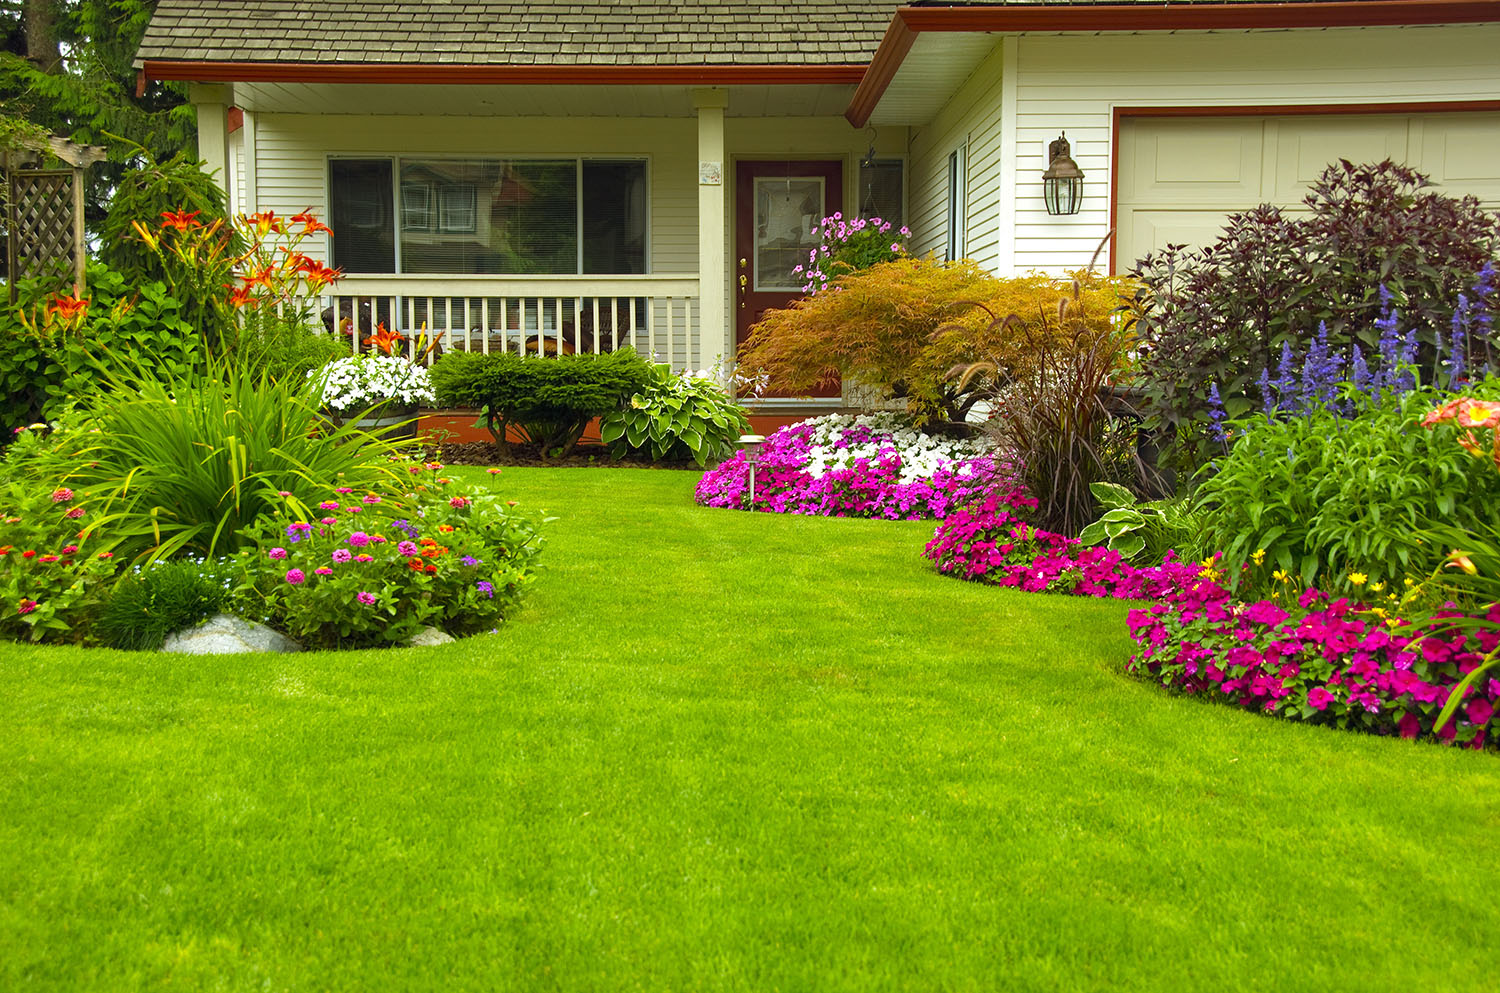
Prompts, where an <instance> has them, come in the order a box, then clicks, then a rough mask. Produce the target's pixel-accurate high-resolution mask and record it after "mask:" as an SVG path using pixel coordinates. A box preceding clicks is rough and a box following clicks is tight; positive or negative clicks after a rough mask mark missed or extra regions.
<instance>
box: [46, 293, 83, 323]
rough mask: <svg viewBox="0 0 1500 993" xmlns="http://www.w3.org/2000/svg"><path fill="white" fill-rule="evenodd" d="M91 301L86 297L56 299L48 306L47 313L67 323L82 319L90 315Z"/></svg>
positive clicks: (61, 297)
mask: <svg viewBox="0 0 1500 993" xmlns="http://www.w3.org/2000/svg"><path fill="white" fill-rule="evenodd" d="M88 309H89V301H88V300H87V298H85V297H64V296H59V297H54V298H53V299H52V302H51V303H49V304H48V305H47V313H49V314H56V315H57V316H58V317H61V318H62V319H63V320H65V321H71V320H73V319H74V318H75V317H82V316H83V315H84V314H87V313H88Z"/></svg>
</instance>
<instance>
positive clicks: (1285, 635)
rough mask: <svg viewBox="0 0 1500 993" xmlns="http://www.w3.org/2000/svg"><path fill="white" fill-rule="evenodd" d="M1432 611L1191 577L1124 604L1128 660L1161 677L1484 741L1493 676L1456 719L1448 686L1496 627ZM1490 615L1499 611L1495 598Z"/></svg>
mask: <svg viewBox="0 0 1500 993" xmlns="http://www.w3.org/2000/svg"><path fill="white" fill-rule="evenodd" d="M1458 616H1459V615H1458V614H1457V613H1456V612H1454V611H1440V612H1438V613H1437V614H1435V615H1434V616H1433V618H1432V619H1431V620H1429V621H1426V622H1423V623H1422V624H1420V625H1416V626H1414V627H1408V626H1407V625H1404V624H1403V623H1402V622H1401V621H1400V620H1399V619H1397V618H1393V617H1388V616H1385V612H1384V611H1378V610H1372V609H1366V608H1363V607H1361V606H1360V605H1358V604H1356V603H1353V602H1351V601H1349V600H1347V599H1343V598H1340V599H1329V597H1328V596H1327V594H1324V593H1322V592H1320V591H1318V590H1315V589H1310V590H1306V591H1304V592H1303V593H1302V594H1301V596H1300V597H1299V598H1298V600H1297V601H1296V603H1295V605H1292V606H1289V607H1287V608H1283V607H1281V606H1279V605H1278V604H1276V603H1275V602H1273V601H1270V600H1260V601H1257V602H1255V603H1248V604H1247V603H1236V602H1234V600H1233V599H1232V598H1231V596H1230V593H1229V591H1228V590H1226V589H1225V588H1224V587H1223V586H1221V585H1219V584H1218V583H1216V582H1214V581H1212V580H1211V579H1202V578H1200V579H1196V580H1194V581H1192V582H1189V583H1186V584H1184V585H1182V586H1181V587H1179V588H1178V589H1177V590H1175V591H1173V592H1171V593H1170V594H1168V595H1167V596H1166V598H1165V600H1164V601H1163V602H1161V603H1157V604H1154V605H1152V606H1150V607H1146V608H1141V609H1137V610H1132V611H1131V612H1130V636H1131V637H1132V638H1133V639H1134V640H1135V642H1136V644H1138V645H1139V646H1140V651H1139V653H1138V654H1137V655H1135V656H1134V657H1133V658H1132V659H1131V660H1130V663H1129V668H1130V671H1132V672H1134V673H1136V674H1138V675H1141V676H1143V677H1145V678H1149V679H1151V680H1153V681H1154V682H1158V683H1160V684H1161V685H1163V686H1167V687H1170V688H1173V689H1177V690H1181V691H1182V692H1184V693H1191V694H1196V695H1200V696H1203V697H1206V698H1208V699H1211V700H1218V701H1222V702H1224V703H1231V704H1235V705H1237V706H1240V707H1244V708H1246V709H1251V710H1257V711H1261V712H1265V713H1270V714H1276V715H1279V716H1281V717H1285V718H1290V719H1292V720H1300V721H1307V722H1310V723H1317V724H1329V725H1333V726H1336V727H1340V728H1353V729H1356V730H1362V731H1369V732H1373V733H1375V734H1399V735H1401V737H1403V738H1424V737H1435V738H1436V739H1438V740H1440V741H1445V742H1458V743H1461V744H1467V745H1468V746H1469V747H1471V748H1483V747H1484V746H1485V744H1486V743H1487V742H1490V741H1491V736H1490V731H1491V720H1492V718H1493V717H1494V715H1495V712H1496V709H1497V702H1500V681H1497V680H1494V679H1480V680H1479V681H1478V682H1477V683H1476V684H1475V686H1474V687H1471V689H1470V691H1469V694H1468V696H1466V697H1465V700H1464V702H1463V703H1462V704H1461V705H1460V707H1459V709H1458V711H1457V714H1456V716H1455V718H1454V719H1451V720H1449V721H1448V722H1447V723H1446V724H1445V725H1444V726H1443V727H1442V728H1441V729H1437V728H1435V726H1434V725H1435V724H1436V718H1437V716H1438V714H1439V713H1440V712H1441V711H1442V709H1443V705H1444V704H1445V703H1446V702H1447V700H1448V697H1449V695H1450V693H1451V692H1452V691H1453V689H1454V688H1455V687H1456V686H1457V684H1458V683H1459V682H1460V680H1462V679H1463V677H1464V676H1465V675H1467V674H1468V673H1470V672H1472V671H1473V670H1474V669H1475V668H1477V667H1478V666H1479V664H1480V662H1481V661H1482V659H1483V657H1484V656H1485V655H1486V654H1487V653H1488V652H1491V651H1493V650H1494V649H1495V647H1496V645H1497V644H1500V631H1497V630H1495V629H1493V628H1479V629H1477V630H1460V629H1458V628H1455V627H1453V626H1452V624H1451V622H1452V620H1453V619H1454V618H1456V617H1458ZM1487 619H1488V620H1489V621H1491V622H1496V621H1500V605H1495V606H1492V607H1490V609H1489V612H1488V614H1487Z"/></svg>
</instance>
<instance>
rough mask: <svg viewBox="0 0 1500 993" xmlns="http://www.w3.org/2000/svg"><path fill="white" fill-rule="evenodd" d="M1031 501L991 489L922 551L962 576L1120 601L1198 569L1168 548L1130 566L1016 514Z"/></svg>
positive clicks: (1147, 594)
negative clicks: (1160, 556) (1157, 560)
mask: <svg viewBox="0 0 1500 993" xmlns="http://www.w3.org/2000/svg"><path fill="white" fill-rule="evenodd" d="M1036 505H1037V502H1036V500H1035V499H1034V498H1032V497H1030V496H1027V495H1026V492H1025V490H1024V489H1021V488H1019V487H1010V488H1004V487H1002V488H1000V489H996V490H994V491H992V492H991V493H989V494H988V495H987V496H985V498H984V499H983V500H981V501H979V502H978V503H976V504H972V505H970V506H967V507H960V508H958V509H957V510H955V511H953V512H952V513H951V514H949V515H948V516H947V517H946V518H944V519H943V521H942V522H941V523H940V524H939V525H938V527H937V531H936V533H934V534H933V536H932V540H931V541H929V542H928V543H927V547H926V555H927V557H928V558H929V559H931V560H932V561H933V563H934V564H935V565H936V566H937V570H938V571H939V572H941V573H945V574H948V575H953V576H958V577H959V578H961V579H972V580H977V581H979V582H985V583H993V584H994V585H996V586H1013V587H1016V588H1018V589H1022V590H1025V591H1027V592H1028V593H1064V594H1073V595H1076V596H1093V597H1114V598H1116V599H1122V600H1141V599H1148V598H1154V597H1159V596H1163V595H1165V594H1167V593H1168V592H1170V591H1172V590H1175V589H1178V588H1179V587H1181V586H1182V585H1183V584H1185V583H1188V582H1191V581H1192V580H1193V579H1194V578H1196V577H1197V576H1198V574H1199V573H1200V571H1201V570H1202V566H1200V565H1199V564H1197V563H1195V562H1181V561H1178V560H1177V559H1176V558H1175V556H1173V555H1172V554H1171V553H1168V556H1167V558H1166V559H1165V560H1163V561H1162V562H1161V564H1159V565H1153V566H1146V567H1140V566H1135V565H1132V564H1131V563H1130V562H1129V561H1127V560H1126V559H1125V558H1123V557H1122V556H1121V555H1120V553H1119V552H1117V551H1114V550H1113V549H1110V548H1105V547H1103V546H1090V545H1085V544H1083V543H1082V542H1080V541H1079V540H1078V539H1077V538H1069V537H1066V536H1064V535H1060V534H1055V533H1053V532H1051V531H1043V530H1040V529H1038V528H1035V527H1033V526H1032V525H1030V524H1027V523H1026V522H1025V521H1024V520H1022V517H1023V516H1024V512H1025V511H1028V510H1034V509H1035V508H1036Z"/></svg>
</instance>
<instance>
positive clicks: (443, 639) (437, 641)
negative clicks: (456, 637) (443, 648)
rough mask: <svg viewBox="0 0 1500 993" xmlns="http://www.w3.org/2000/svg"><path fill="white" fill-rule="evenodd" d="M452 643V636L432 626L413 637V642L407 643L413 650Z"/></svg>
mask: <svg viewBox="0 0 1500 993" xmlns="http://www.w3.org/2000/svg"><path fill="white" fill-rule="evenodd" d="M452 643H453V636H452V635H450V634H448V633H447V632H446V631H443V630H442V629H441V628H435V627H433V626H432V625H431V624H429V625H427V626H426V627H425V628H423V629H422V630H420V631H418V632H417V633H416V634H414V635H412V636H411V640H410V641H408V642H407V644H408V645H410V646H411V647H413V648H426V647H428V646H430V645H451V644H452Z"/></svg>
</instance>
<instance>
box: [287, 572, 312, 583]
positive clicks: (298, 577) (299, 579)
mask: <svg viewBox="0 0 1500 993" xmlns="http://www.w3.org/2000/svg"><path fill="white" fill-rule="evenodd" d="M286 581H287V582H289V583H291V584H292V585H293V586H296V585H298V584H300V583H303V582H306V581H307V576H306V574H305V573H303V571H302V570H301V569H288V570H287V573H286Z"/></svg>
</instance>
